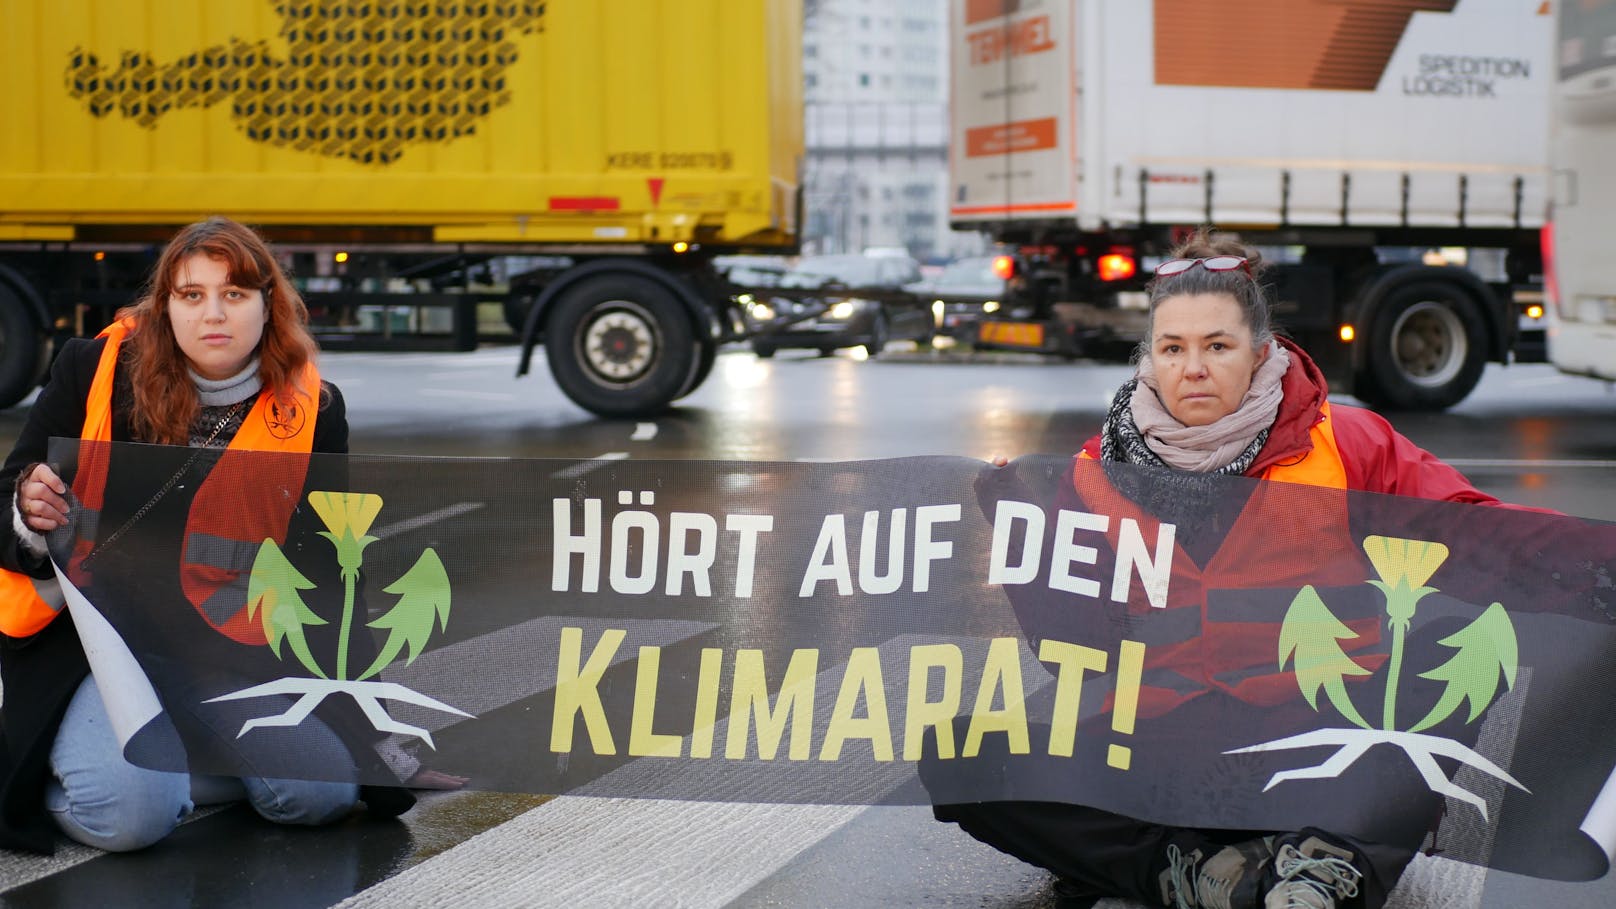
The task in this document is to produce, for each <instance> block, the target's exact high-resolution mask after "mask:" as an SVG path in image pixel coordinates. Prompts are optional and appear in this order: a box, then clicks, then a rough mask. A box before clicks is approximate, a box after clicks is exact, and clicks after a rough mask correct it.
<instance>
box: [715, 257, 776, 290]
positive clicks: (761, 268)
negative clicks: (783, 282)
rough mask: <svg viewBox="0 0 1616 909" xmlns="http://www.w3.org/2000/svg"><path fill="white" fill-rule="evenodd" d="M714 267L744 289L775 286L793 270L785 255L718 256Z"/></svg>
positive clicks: (725, 277) (726, 278)
mask: <svg viewBox="0 0 1616 909" xmlns="http://www.w3.org/2000/svg"><path fill="white" fill-rule="evenodd" d="M713 268H714V269H716V270H717V271H718V273H719V274H721V275H723V276H724V279H725V280H727V281H729V283H731V284H734V285H736V286H737V287H739V288H742V289H743V290H752V289H756V288H759V287H774V286H776V285H778V284H779V283H780V278H781V277H782V276H783V275H785V273H786V272H787V271H790V270H791V266H790V265H789V264H787V261H786V258H785V257H784V256H716V257H714V258H713Z"/></svg>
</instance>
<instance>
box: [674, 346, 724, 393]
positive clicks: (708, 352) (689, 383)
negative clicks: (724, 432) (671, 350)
mask: <svg viewBox="0 0 1616 909" xmlns="http://www.w3.org/2000/svg"><path fill="white" fill-rule="evenodd" d="M716 362H718V342H717V341H714V340H712V339H711V338H701V339H699V340H697V341H696V369H695V371H694V372H692V373H691V374H690V378H689V379H687V380H685V387H684V388H683V389H681V390H680V391H679V397H680V398H682V397H684V396H685V395H687V394H690V393H691V392H693V391H695V390H696V389H698V388H700V387H701V383H703V382H705V381H707V377H708V376H709V375H712V372H713V364H714V363H716ZM675 400H677V398H676V399H675Z"/></svg>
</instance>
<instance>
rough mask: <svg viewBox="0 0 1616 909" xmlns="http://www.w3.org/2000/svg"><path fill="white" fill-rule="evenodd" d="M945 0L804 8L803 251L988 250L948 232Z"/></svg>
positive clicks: (812, 2) (932, 254) (821, 0)
mask: <svg viewBox="0 0 1616 909" xmlns="http://www.w3.org/2000/svg"><path fill="white" fill-rule="evenodd" d="M947 9H948V7H947V4H946V2H945V0H904V2H898V0H809V2H807V3H805V5H804V14H805V22H804V28H803V79H804V83H805V84H804V93H803V94H804V101H805V105H804V131H805V135H806V144H807V160H806V161H805V162H804V173H803V177H804V181H803V182H804V200H803V204H804V208H805V209H806V215H805V219H804V220H805V222H806V223H805V227H806V229H805V237H804V244H803V248H804V251H805V252H811V253H831V252H858V251H860V250H864V249H870V248H877V247H881V248H892V247H903V248H904V249H907V250H908V251H909V253H910V254H911V255H913V256H915V257H916V258H918V259H920V260H922V261H938V260H943V259H949V258H954V257H956V256H960V255H965V254H969V253H973V252H976V251H979V250H980V249H981V248H982V246H983V241H982V238H981V235H979V234H975V233H970V234H958V233H955V232H953V231H950V230H949V228H948V205H947V186H948V57H947V54H948V19H947Z"/></svg>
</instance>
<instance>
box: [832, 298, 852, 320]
mask: <svg viewBox="0 0 1616 909" xmlns="http://www.w3.org/2000/svg"><path fill="white" fill-rule="evenodd" d="M855 312H858V304H857V302H856V301H853V300H843V301H842V302H840V303H837V304H836V305H834V306H832V307H831V308H830V317H831V318H832V319H851V318H853V313H855Z"/></svg>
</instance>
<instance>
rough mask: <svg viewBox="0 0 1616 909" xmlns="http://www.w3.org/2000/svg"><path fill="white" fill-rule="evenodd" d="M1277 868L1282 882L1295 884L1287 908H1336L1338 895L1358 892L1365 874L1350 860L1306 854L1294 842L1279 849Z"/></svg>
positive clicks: (1350, 895)
mask: <svg viewBox="0 0 1616 909" xmlns="http://www.w3.org/2000/svg"><path fill="white" fill-rule="evenodd" d="M1274 870H1275V871H1276V872H1278V874H1279V882H1280V883H1290V884H1292V885H1295V886H1292V887H1290V888H1287V890H1288V892H1287V893H1286V906H1285V909H1335V903H1336V899H1337V898H1338V897H1339V898H1340V899H1351V898H1352V897H1355V896H1357V895H1358V881H1359V880H1361V879H1362V878H1363V873H1362V872H1360V871H1359V870H1358V869H1357V868H1354V867H1353V866H1352V863H1351V862H1348V861H1345V860H1344V859H1339V858H1335V857H1334V856H1331V857H1328V858H1307V857H1305V856H1303V855H1302V854H1301V853H1300V852H1297V851H1296V849H1295V848H1293V847H1291V846H1286V847H1284V848H1282V849H1280V851H1279V855H1278V856H1276V857H1275V858H1274ZM1310 875H1311V876H1310ZM1278 886H1279V885H1278V884H1276V885H1275V889H1277V887H1278ZM1304 888H1305V889H1304Z"/></svg>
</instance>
